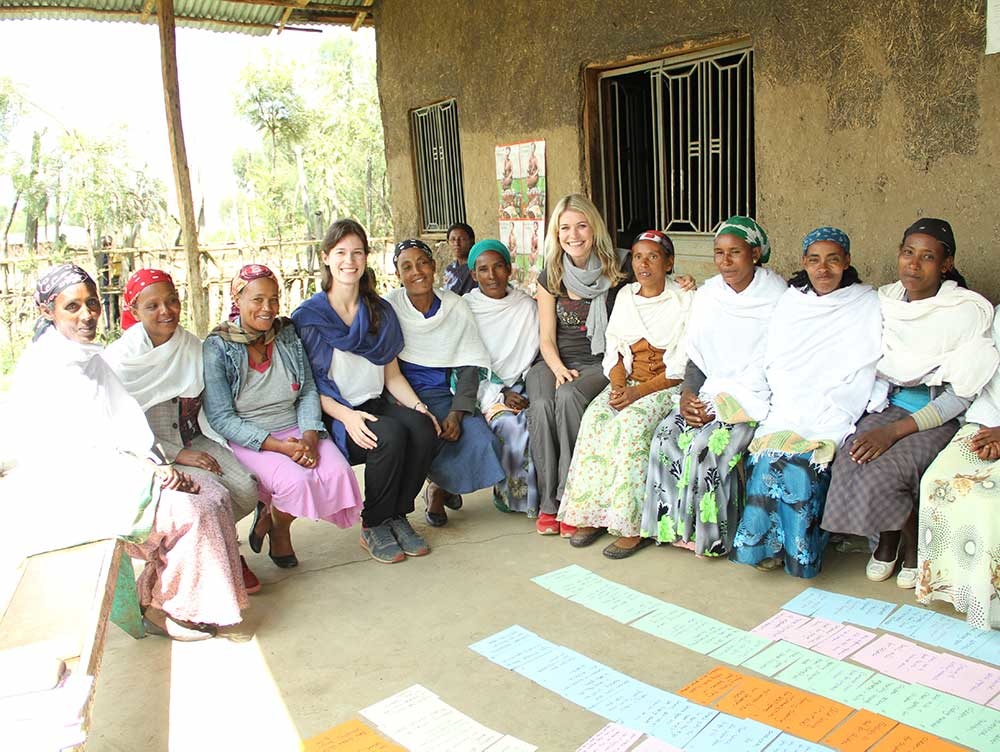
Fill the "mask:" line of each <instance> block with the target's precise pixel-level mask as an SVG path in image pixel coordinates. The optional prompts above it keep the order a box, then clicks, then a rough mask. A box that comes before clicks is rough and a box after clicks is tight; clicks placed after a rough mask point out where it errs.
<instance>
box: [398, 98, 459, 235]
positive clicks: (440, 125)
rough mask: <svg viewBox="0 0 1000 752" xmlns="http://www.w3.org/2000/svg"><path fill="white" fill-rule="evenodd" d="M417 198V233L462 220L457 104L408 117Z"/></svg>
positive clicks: (448, 103)
mask: <svg viewBox="0 0 1000 752" xmlns="http://www.w3.org/2000/svg"><path fill="white" fill-rule="evenodd" d="M410 123H411V126H412V135H413V148H414V155H415V158H416V168H417V187H418V190H419V195H420V216H421V225H422V227H421V229H422V230H423V231H425V232H443V231H444V230H446V229H447V228H448V226H449V225H451V224H452V223H453V222H462V221H464V220H465V194H464V192H463V190H462V151H461V148H460V145H459V136H458V104H457V102H456V101H455V100H454V99H449V100H447V101H445V102H438V103H437V104H432V105H428V106H427V107H421V108H419V109H416V110H412V111H411V113H410Z"/></svg>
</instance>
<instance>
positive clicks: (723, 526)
mask: <svg viewBox="0 0 1000 752" xmlns="http://www.w3.org/2000/svg"><path fill="white" fill-rule="evenodd" d="M756 426H757V424H756V423H735V424H730V423H723V422H721V421H718V420H717V421H713V422H712V423H708V424H706V425H704V426H702V427H701V428H692V427H691V426H689V425H688V424H687V422H686V421H685V420H684V418H682V417H681V414H680V411H678V410H674V411H673V412H672V413H670V415H668V416H667V417H666V418H664V420H663V422H661V423H660V425H659V426H657V428H656V431H655V433H654V434H653V442H652V446H651V447H650V451H649V470H648V472H647V474H646V499H645V504H644V506H643V510H642V526H641V527H642V535H643V537H647V538H653V539H655V540H656V541H657V542H658V543H676V544H678V545H681V546H684V547H686V548H691V549H692V550H694V552H695V553H696V554H698V555H699V556H725V555H726V554H727V553H729V550H730V549H731V548H732V541H733V535H734V534H735V532H736V526H737V525H738V524H739V522H740V515H741V514H742V512H743V499H744V494H745V489H744V485H745V484H744V480H743V476H742V474H741V473H740V472H739V468H740V465H741V463H742V461H743V455H744V453H745V450H746V448H747V446H748V445H749V444H750V440H751V439H752V438H753V433H754V429H755V428H756Z"/></svg>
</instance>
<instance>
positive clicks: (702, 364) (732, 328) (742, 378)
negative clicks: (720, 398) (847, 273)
mask: <svg viewBox="0 0 1000 752" xmlns="http://www.w3.org/2000/svg"><path fill="white" fill-rule="evenodd" d="M787 289H788V284H787V283H786V282H785V280H783V279H782V278H781V277H780V276H778V275H777V274H775V273H774V272H772V271H771V270H770V269H767V268H765V267H763V266H759V267H757V268H756V269H755V271H754V276H753V280H751V282H750V284H749V285H748V286H747V288H746V289H745V290H743V292H739V293H738V292H736V291H735V290H733V288H731V287H730V286H729V285H728V284H726V282H725V280H724V279H723V278H722V275H716V276H714V277H712V278H710V279H709V280H708V281H706V282H705V284H704V285H703V286H702V287H701V288H700V289H699V290H698V292H697V293H696V294H695V300H694V307H693V309H692V312H691V321H690V323H689V324H688V330H687V335H686V337H685V341H684V343H685V349H686V350H687V355H688V358H690V359H691V360H692V361H693V362H694V364H695V365H696V366H698V368H699V369H700V370H701V372H702V373H704V374H705V376H706V381H705V384H704V386H702V388H701V391H700V392H699V394H698V396H699V397H700V398H701V399H702V400H705V401H707V402H709V403H711V402H712V401H713V400H714V398H715V395H717V394H722V393H725V394H729V395H731V396H732V397H733V398H734V399H735V400H736V401H737V402H739V403H740V406H741V407H742V408H743V410H744V412H746V414H747V415H749V416H750V417H751V418H753V419H754V420H761V419H763V418H764V416H766V415H767V410H768V398H769V396H770V390H769V388H768V386H767V380H766V379H765V378H764V350H765V348H766V345H767V326H768V323H769V322H770V320H771V313H772V311H773V310H774V306H775V305H777V303H778V299H779V298H780V297H781V296H782V295H784V294H785V291H786V290H787Z"/></svg>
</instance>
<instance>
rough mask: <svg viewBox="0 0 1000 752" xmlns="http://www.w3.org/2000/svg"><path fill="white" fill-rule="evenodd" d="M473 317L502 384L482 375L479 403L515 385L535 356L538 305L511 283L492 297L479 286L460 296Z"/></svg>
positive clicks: (495, 399)
mask: <svg viewBox="0 0 1000 752" xmlns="http://www.w3.org/2000/svg"><path fill="white" fill-rule="evenodd" d="M462 299H463V300H464V301H465V303H466V304H467V305H468V306H469V310H470V311H472V315H473V316H474V317H475V320H476V326H477V327H478V329H479V336H480V338H481V339H482V341H483V344H484V345H485V346H486V349H487V350H488V351H489V353H490V362H491V363H492V370H493V373H494V375H495V376H496V377H497V379H499V380H500V381H502V382H503V383H502V384H496V383H493V381H492V380H489V379H482V380H481V381H480V383H479V404H480V405H483V406H487V405H492V404H493V403H495V402H496V401H497V400H498V398H499V395H500V392H501V391H502V387H504V386H514V384H516V383H517V382H518V381H520V380H522V379H523V378H524V374H525V373H526V372H527V370H528V369H529V368H530V367H531V364H532V363H534V362H535V358H536V357H537V356H538V305H537V304H536V303H535V301H534V300H533V299H532V298H531V297H530V296H528V295H527V294H525V293H524V292H522V291H521V290H518V289H515V288H513V287H508V288H507V294H506V295H505V296H504V297H502V298H500V299H499V300H495V299H494V298H491V297H489V296H488V295H484V294H483V291H482V290H480V289H479V288H478V287H477V288H476V289H474V290H472V291H471V292H469V293H468V294H467V295H465V296H463V298H462Z"/></svg>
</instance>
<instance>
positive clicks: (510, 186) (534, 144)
mask: <svg viewBox="0 0 1000 752" xmlns="http://www.w3.org/2000/svg"><path fill="white" fill-rule="evenodd" d="M495 159H496V175H497V216H498V218H499V220H500V240H501V241H503V243H504V244H506V246H507V248H509V249H510V254H511V261H512V262H513V265H514V282H515V283H516V284H517V285H518V286H520V287H523V288H526V289H528V290H529V291H531V292H534V289H535V280H536V278H537V277H538V272H539V271H540V270H541V268H542V261H543V259H544V256H545V253H544V249H545V141H544V140H538V141H523V142H521V143H517V144H501V145H499V146H497V147H496V152H495Z"/></svg>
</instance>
